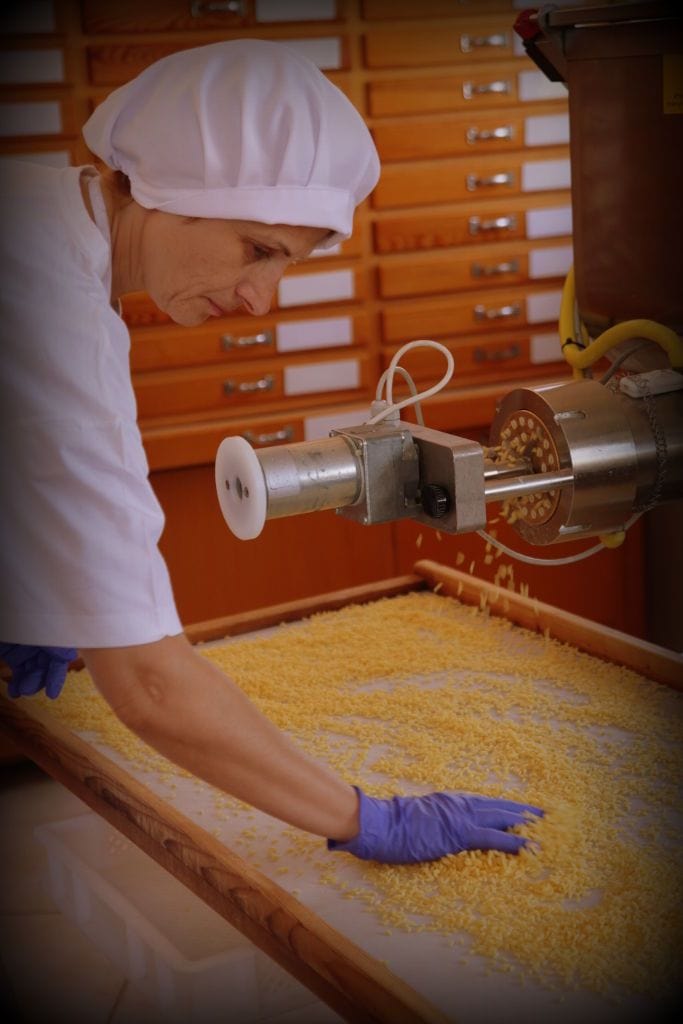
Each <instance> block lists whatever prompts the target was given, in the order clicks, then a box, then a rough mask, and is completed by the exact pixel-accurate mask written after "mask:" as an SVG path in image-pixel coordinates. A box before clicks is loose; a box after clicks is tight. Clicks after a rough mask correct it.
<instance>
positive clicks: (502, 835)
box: [471, 828, 527, 853]
mask: <svg viewBox="0 0 683 1024" xmlns="http://www.w3.org/2000/svg"><path fill="white" fill-rule="evenodd" d="M526 845H527V840H526V839H525V838H524V836H516V835H515V834H514V833H513V832H500V831H499V830H498V829H497V828H478V829H475V830H474V831H473V833H472V845H471V849H476V850H499V851H500V852H501V853H519V851H520V850H521V849H523V848H524V847H525V846H526Z"/></svg>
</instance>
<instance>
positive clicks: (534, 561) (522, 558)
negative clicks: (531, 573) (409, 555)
mask: <svg viewBox="0 0 683 1024" xmlns="http://www.w3.org/2000/svg"><path fill="white" fill-rule="evenodd" d="M637 519H640V513H639V512H637V513H636V514H635V515H634V516H631V518H630V519H629V521H628V522H627V523H626V525H625V527H624V533H626V531H627V530H630V528H631V527H632V526H633V524H634V523H635V522H636V520H637ZM477 533H478V534H479V536H480V537H483V539H484V540H486V541H488V542H489V544H493V546H494V547H497V548H500V550H501V551H504V552H505V554H506V555H510V556H511V557H512V558H516V559H517V561H519V562H526V563H527V565H571V563H572V562H581V561H583V559H584V558H590V556H591V555H597V553H598V551H603V550H604V551H607V550H608V549H607V548H606V546H605V545H604V544H603V543H602V542H601V543H600V544H595V545H594V546H593V547H592V548H586V550H585V551H579V552H578V554H576V555H567V556H566V557H565V558H534V556H533V555H523V554H522V552H521V551H514V550H513V549H512V548H509V547H508V546H507V545H506V544H503V543H502V542H501V541H499V540H497V539H496V538H495V537H492V536H491V535H490V534H489V533H486V531H485V530H477Z"/></svg>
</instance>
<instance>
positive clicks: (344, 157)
mask: <svg viewBox="0 0 683 1024" xmlns="http://www.w3.org/2000/svg"><path fill="white" fill-rule="evenodd" d="M83 135H84V138H85V141H86V143H87V144H88V146H89V147H90V149H91V150H92V152H93V153H95V154H96V155H97V156H99V157H100V158H101V159H102V160H103V161H104V163H105V164H107V165H108V166H109V167H111V168H114V169H116V170H120V171H123V173H124V174H126V175H127V176H128V177H129V179H130V183H131V193H132V196H133V198H134V199H135V200H136V202H138V203H140V205H141V206H144V207H146V208H148V209H158V210H164V211H165V212H166V213H175V214H180V215H183V216H187V217H211V218H222V219H226V220H252V221H258V222H260V223H265V224H291V225H295V226H305V227H319V228H328V229H329V230H331V231H333V232H335V235H334V236H333V237H331V238H330V239H328V240H326V241H325V243H324V245H325V246H329V245H332V244H334V243H335V242H336V241H339V240H340V239H341V238H348V236H349V235H350V234H351V230H352V226H353V213H354V209H355V207H356V206H357V205H358V204H359V203H360V202H362V200H363V199H365V197H366V196H367V195H368V193H369V192H370V191H371V190H372V189H373V188H374V186H375V185H376V183H377V179H378V177H379V160H378V157H377V152H376V150H375V146H374V143H373V141H372V138H371V136H370V132H369V131H368V129H367V127H366V125H365V123H364V121H363V119H362V117H361V116H360V114H359V113H358V111H357V110H356V109H355V107H354V106H353V105H352V103H351V102H350V101H349V100H348V99H347V98H346V96H344V94H343V93H342V92H341V91H340V90H339V89H338V88H337V87H336V86H335V85H333V84H332V83H331V82H330V81H329V80H328V79H327V78H326V77H325V75H323V73H322V72H321V71H320V70H319V69H318V68H317V67H316V65H315V64H313V63H312V61H310V60H308V59H307V58H306V57H302V56H301V55H300V54H298V53H296V52H295V51H293V50H290V49H288V47H287V45H286V43H284V42H283V43H279V42H267V41H265V40H259V39H235V40H230V41H225V42H219V43H212V44H211V45H209V46H200V47H197V48H195V49H192V50H183V51H181V52H179V53H174V54H171V55H170V56H168V57H164V58H163V59H162V60H159V61H157V62H156V63H155V64H152V65H150V67H148V68H146V69H145V70H144V71H143V72H142V73H141V74H140V75H138V77H137V78H134V79H133V81H131V82H128V83H127V84H126V85H124V86H122V87H121V88H120V89H116V90H115V91H114V92H112V93H110V95H109V96H108V97H107V98H106V99H105V100H104V102H103V103H101V104H100V106H98V107H97V109H96V110H95V112H94V114H93V115H92V116H91V117H90V118H89V120H88V121H87V122H86V124H85V126H84V128H83Z"/></svg>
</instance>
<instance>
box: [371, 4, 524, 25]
mask: <svg viewBox="0 0 683 1024" xmlns="http://www.w3.org/2000/svg"><path fill="white" fill-rule="evenodd" d="M513 8H514V4H513V0H458V2H457V4H455V3H453V0H422V3H420V4H419V5H418V4H417V3H416V2H415V0H362V11H363V17H364V18H367V19H368V20H373V19H378V20H379V19H381V18H386V19H387V20H393V19H398V18H417V17H419V18H441V17H444V18H445V17H447V16H448V15H452V14H463V15H468V16H469V15H472V14H475V13H479V12H481V11H510V12H512V11H513ZM468 20H471V18H469V17H468ZM510 20H511V21H512V18H511V19H510Z"/></svg>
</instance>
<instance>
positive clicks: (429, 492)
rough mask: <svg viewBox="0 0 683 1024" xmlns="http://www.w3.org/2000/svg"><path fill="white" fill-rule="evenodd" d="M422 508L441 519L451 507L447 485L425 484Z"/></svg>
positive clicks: (433, 517) (428, 513)
mask: <svg viewBox="0 0 683 1024" xmlns="http://www.w3.org/2000/svg"><path fill="white" fill-rule="evenodd" d="M421 500H422V508H423V509H424V511H425V512H426V513H427V515H428V516H431V518H432V519H441V517H442V516H445V515H446V513H447V512H448V510H449V508H450V507H451V499H450V497H449V496H448V491H447V490H446V488H445V487H440V486H439V484H425V486H424V487H423V488H422V495H421Z"/></svg>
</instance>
